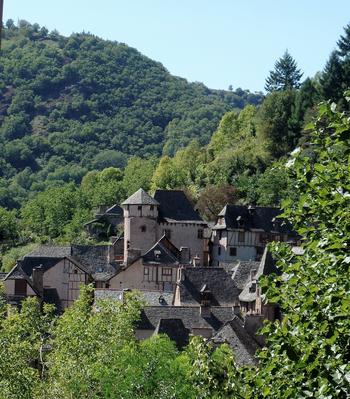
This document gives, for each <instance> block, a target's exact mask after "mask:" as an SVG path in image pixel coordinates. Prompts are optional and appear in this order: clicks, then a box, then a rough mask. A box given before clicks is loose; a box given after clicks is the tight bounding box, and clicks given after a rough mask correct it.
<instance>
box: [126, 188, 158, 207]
mask: <svg viewBox="0 0 350 399" xmlns="http://www.w3.org/2000/svg"><path fill="white" fill-rule="evenodd" d="M122 205H159V203H158V202H157V201H156V200H155V199H154V198H152V197H151V196H150V195H149V194H147V193H146V191H145V190H144V189H143V188H140V189H138V190H137V191H136V193H134V194H132V195H131V196H130V197H129V198H128V199H126V200H125V201H124V202H123V203H122Z"/></svg>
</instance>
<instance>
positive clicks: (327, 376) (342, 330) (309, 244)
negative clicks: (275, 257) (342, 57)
mask: <svg viewBox="0 0 350 399" xmlns="http://www.w3.org/2000/svg"><path fill="white" fill-rule="evenodd" d="M310 129H313V133H312V136H311V137H312V141H311V146H310V148H308V149H305V150H300V149H299V150H296V151H295V152H294V154H293V158H292V159H291V160H290V161H288V163H287V167H289V168H290V173H291V175H292V177H293V178H294V179H295V182H296V189H297V190H298V192H299V193H300V197H299V200H298V201H292V200H287V201H286V202H285V203H284V209H285V212H284V217H285V218H287V219H288V220H290V221H291V223H292V224H293V227H294V228H295V229H296V231H297V232H298V233H299V234H301V235H302V236H303V238H304V244H303V248H304V250H305V253H304V255H302V256H296V255H293V254H292V253H291V252H290V250H288V249H287V248H282V245H277V248H276V249H277V250H278V252H279V258H280V262H279V265H280V267H281V268H282V271H283V276H288V277H287V279H286V280H285V279H284V278H283V277H278V278H277V277H275V278H269V279H266V280H265V282H264V286H265V289H266V290H267V291H266V295H267V298H268V299H269V300H270V301H272V302H277V303H279V305H280V306H281V310H282V312H283V314H284V318H283V321H282V323H281V324H278V323H277V324H274V325H270V326H268V327H266V329H265V332H266V333H267V334H268V348H267V349H265V350H264V351H262V353H261V355H260V359H261V365H260V367H259V373H258V378H257V385H258V386H259V385H260V386H261V388H262V389H263V395H262V396H266V397H269V398H281V397H283V398H296V397H303V398H304V397H317V398H347V397H349V393H350V366H349V364H350V363H349V360H350V359H349V353H350V341H349V331H350V321H349V317H348V316H349V312H350V307H349V306H350V297H349V293H350V285H349V262H350V258H349V251H348V240H349V228H350V226H349V220H350V218H349V216H350V215H349V209H350V206H349V205H350V194H349V193H350V186H349V163H348V161H349V154H350V125H349V119H348V116H347V115H345V114H343V113H340V112H337V111H336V110H335V107H334V104H332V105H330V104H329V103H328V104H327V103H324V104H323V105H322V106H321V108H320V112H319V116H318V118H317V121H316V123H315V125H311V126H310ZM258 392H259V390H258V388H255V390H254V394H253V396H254V397H262V396H261V394H258ZM259 395H260V396H259Z"/></svg>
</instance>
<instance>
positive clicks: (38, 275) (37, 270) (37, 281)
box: [32, 265, 44, 297]
mask: <svg viewBox="0 0 350 399" xmlns="http://www.w3.org/2000/svg"><path fill="white" fill-rule="evenodd" d="M32 280H33V286H34V288H35V289H36V290H37V291H38V292H39V295H40V296H41V297H42V296H43V294H44V267H43V265H39V266H37V267H34V269H33V271H32Z"/></svg>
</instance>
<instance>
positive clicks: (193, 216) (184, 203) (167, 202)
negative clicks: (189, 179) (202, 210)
mask: <svg viewBox="0 0 350 399" xmlns="http://www.w3.org/2000/svg"><path fill="white" fill-rule="evenodd" d="M154 199H155V200H156V201H157V202H159V204H160V206H159V218H160V219H164V220H165V221H168V222H171V221H173V222H176V221H186V222H189V221H191V222H197V223H198V222H201V223H203V224H205V223H204V222H203V219H202V218H201V217H200V216H199V214H198V212H197V211H195V210H194V209H193V206H192V204H191V202H190V201H189V200H188V198H187V197H186V195H185V193H184V192H183V191H181V190H157V191H156V192H155V194H154Z"/></svg>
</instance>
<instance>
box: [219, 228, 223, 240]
mask: <svg viewBox="0 0 350 399" xmlns="http://www.w3.org/2000/svg"><path fill="white" fill-rule="evenodd" d="M218 238H219V240H221V238H222V231H221V230H219V231H218Z"/></svg>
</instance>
